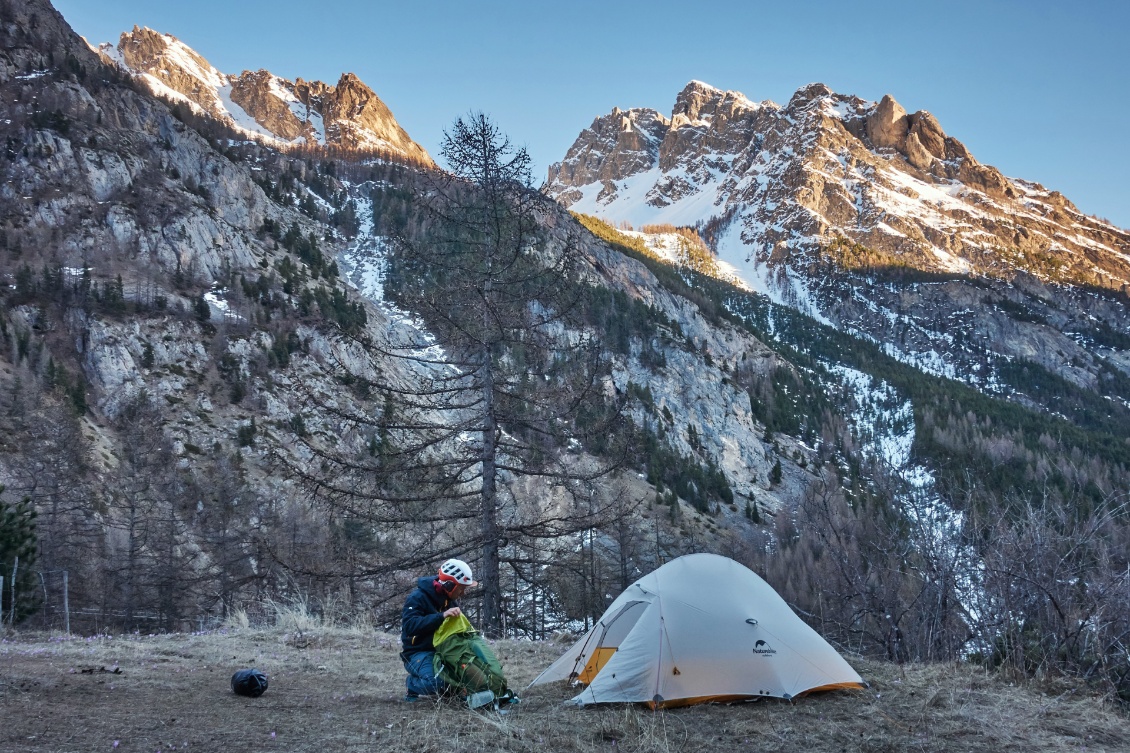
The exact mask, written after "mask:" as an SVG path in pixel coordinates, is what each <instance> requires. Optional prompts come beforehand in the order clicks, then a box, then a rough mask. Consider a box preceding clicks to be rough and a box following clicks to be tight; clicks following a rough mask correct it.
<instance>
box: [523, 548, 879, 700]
mask: <svg viewBox="0 0 1130 753" xmlns="http://www.w3.org/2000/svg"><path fill="white" fill-rule="evenodd" d="M555 680H575V681H577V682H578V683H582V684H584V685H585V686H586V687H585V689H584V690H582V691H581V692H580V693H579V694H578V695H577V696H576V697H574V698H572V699H571V701H570V703H575V704H577V705H578V706H583V705H587V704H591V703H620V702H629V703H631V702H644V703H648V704H650V705H652V706H657V707H672V706H687V705H691V704H695V703H708V702H711V701H733V700H741V699H745V698H755V697H759V696H760V697H776V698H786V699H788V698H794V697H796V696H798V695H801V694H803V693H808V692H811V691H814V690H832V689H837V688H861V687H863V680H862V679H861V678H860V676H859V675H858V674H857V673H856V672H855V670H854V669H852V668H851V667H850V666H849V665H848V663H847V662H846V661H844V659H843V657H841V656H840V655H839V654H838V653H837V652H836V650H835V649H834V648H832V647H831V646H830V645H829V644H828V642H827V641H825V640H824V639H823V638H821V637H820V635H819V634H817V633H816V631H815V630H813V629H812V628H810V627H809V626H808V625H806V624H805V623H804V622H803V621H802V620H801V619H800V618H799V617H797V616H796V614H795V613H793V611H792V610H791V609H789V606H788V605H787V604H786V603H785V600H784V599H782V598H781V597H780V596H778V595H777V592H776V591H774V590H773V589H772V588H771V587H770V586H769V584H768V583H766V582H765V581H764V580H762V579H761V578H760V577H758V576H757V575H756V574H755V573H754V572H753V571H752V570H750V569H749V568H747V567H744V566H742V565H740V564H738V563H737V562H734V561H733V560H731V559H728V558H726V557H720V556H718V555H716V554H689V555H686V556H684V557H679V558H678V559H675V560H672V561H671V562H668V563H667V564H666V565H663V566H662V567H660V568H659V569H657V570H655V571H653V572H651V573H649V574H648V575H645V576H644V577H642V578H640V579H639V580H637V581H636V582H635V583H633V584H632V585H631V586H629V587H628V588H627V589H626V590H625V591H624V593H622V594H620V596H619V597H617V599H616V600H615V601H613V602H612V604H611V606H609V607H608V609H607V610H605V612H604V615H603V616H602V617H601V618H600V619H599V620H598V621H597V623H596V624H595V625H594V626H593V628H592V629H591V630H590V631H589V632H588V633H586V634H585V635H583V636H582V637H581V638H580V640H578V641H577V642H576V643H575V644H573V646H572V647H571V648H570V649H569V650H568V651H566V652H565V653H564V654H563V655H562V656H561V657H560V658H559V659H558V660H557V661H555V662H554V663H553V664H551V665H550V666H549V668H548V669H546V670H545V671H544V672H542V673H541V674H540V675H538V677H537V678H536V679H535V680H534V681H533V682H532V683H530V685H536V684H539V683H545V682H553V681H555Z"/></svg>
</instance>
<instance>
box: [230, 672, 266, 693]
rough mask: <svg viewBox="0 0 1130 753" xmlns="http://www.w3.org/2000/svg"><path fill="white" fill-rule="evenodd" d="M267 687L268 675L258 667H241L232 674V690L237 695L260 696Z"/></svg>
mask: <svg viewBox="0 0 1130 753" xmlns="http://www.w3.org/2000/svg"><path fill="white" fill-rule="evenodd" d="M266 689H267V676H266V675H265V674H263V673H262V672H260V671H259V670H257V669H241V670H239V671H238V672H236V673H235V674H234V675H232V676H231V690H232V692H233V693H235V694H236V695H245V696H247V697H249V698H258V697H259V696H261V695H263V692H264V691H265V690H266Z"/></svg>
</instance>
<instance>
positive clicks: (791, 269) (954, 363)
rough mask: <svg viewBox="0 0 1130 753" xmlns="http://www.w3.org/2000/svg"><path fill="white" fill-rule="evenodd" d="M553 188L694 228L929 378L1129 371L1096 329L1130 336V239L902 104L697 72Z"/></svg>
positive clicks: (627, 122)
mask: <svg viewBox="0 0 1130 753" xmlns="http://www.w3.org/2000/svg"><path fill="white" fill-rule="evenodd" d="M547 189H548V190H549V192H550V193H551V194H552V195H553V196H555V197H556V198H557V199H558V200H559V201H560V202H561V203H563V204H565V205H566V206H568V207H569V208H570V209H572V210H573V211H576V212H581V213H586V214H591V215H596V216H599V217H602V218H604V219H606V220H608V221H611V222H613V223H622V222H625V221H626V222H629V223H631V224H633V225H635V226H637V227H638V226H640V225H644V224H660V223H662V224H672V225H676V226H693V227H696V228H697V229H698V230H699V232H700V233H701V234H702V235H703V237H704V238H705V240H706V241H707V243H708V244H710V245H711V247H712V249H713V250H714V251H715V252H716V254H717V256H718V258H719V259H720V260H721V261H723V262H726V263H728V264H730V265H732V266H733V267H734V269H736V270H737V273H738V274H739V276H741V277H742V278H743V279H744V280H745V281H746V282H747V283H748V284H749V285H750V286H751V287H753V288H755V289H757V290H760V291H761V292H764V293H766V294H768V295H770V296H771V297H772V298H774V299H776V300H778V301H779V302H784V303H787V304H790V305H793V306H796V307H797V308H800V309H802V310H806V311H807V312H809V313H811V314H813V315H815V316H817V317H818V318H821V319H823V320H825V321H828V322H830V323H833V324H835V325H836V326H838V327H840V328H843V329H847V330H849V331H854V332H857V333H860V334H863V335H865V336H868V337H870V338H872V339H874V340H877V341H879V342H881V343H884V344H885V345H886V346H887V347H888V349H889V350H890V352H892V354H895V355H898V356H900V357H902V358H903V359H904V360H907V361H910V362H914V363H916V364H918V365H920V366H923V367H926V368H928V369H929V370H931V371H935V372H938V373H944V374H948V375H951V376H959V377H961V378H963V379H966V380H968V381H970V382H973V383H980V384H981V385H982V386H988V387H991V386H992V383H993V376H992V374H993V372H994V370H993V369H992V368H985V367H986V366H990V367H991V366H992V362H993V361H994V359H996V360H1000V359H1002V358H1003V359H1004V360H1006V361H1014V360H1016V359H1020V360H1025V361H1035V362H1037V363H1040V364H1041V365H1042V366H1044V367H1046V368H1049V369H1050V370H1052V371H1055V372H1057V373H1059V374H1060V375H1062V376H1064V377H1065V378H1067V379H1068V380H1069V381H1072V382H1074V383H1076V384H1078V385H1081V386H1083V385H1085V386H1090V387H1093V386H1094V384H1095V379H1094V377H1095V374H1096V373H1097V371H1096V360H1095V359H1096V358H1100V357H1101V358H1103V359H1106V360H1109V361H1110V362H1111V363H1115V364H1119V365H1120V368H1121V369H1122V370H1127V368H1128V367H1127V364H1128V363H1130V361H1128V359H1127V358H1126V356H1125V353H1123V352H1122V351H1121V350H1119V349H1117V348H1114V347H1105V349H1104V345H1103V343H1106V344H1107V345H1109V341H1110V338H1105V339H1104V338H1102V337H1100V336H1098V335H1096V332H1104V333H1106V332H1109V331H1116V332H1119V333H1125V332H1126V331H1127V329H1128V321H1127V317H1126V315H1125V308H1124V306H1123V304H1122V303H1121V302H1119V303H1113V302H1112V299H1113V298H1119V299H1120V298H1121V297H1123V296H1124V295H1125V293H1126V290H1127V286H1128V284H1130V232H1127V231H1126V230H1124V229H1121V228H1118V227H1115V226H1114V225H1112V224H1110V223H1109V222H1106V221H1104V220H1101V219H1098V218H1095V217H1091V216H1088V215H1086V214H1084V213H1083V212H1081V211H1079V210H1078V209H1077V208H1076V207H1075V206H1074V205H1073V204H1072V203H1071V202H1070V201H1068V200H1067V199H1066V198H1065V197H1064V196H1062V195H1061V194H1059V193H1057V192H1055V191H1050V190H1047V189H1046V188H1044V187H1043V186H1041V185H1039V184H1038V183H1034V182H1030V181H1026V180H1021V179H1016V178H1009V177H1006V176H1004V175H1002V174H1001V173H1000V171H998V170H997V169H996V168H993V167H990V166H988V165H985V164H982V163H981V162H979V161H978V160H977V159H975V158H974V157H973V155H972V154H971V153H970V152H969V150H968V149H967V148H966V147H965V146H964V145H963V144H962V143H961V142H960V141H958V140H957V139H956V138H953V137H952V136H949V135H947V134H946V133H945V132H944V131H943V130H942V128H941V126H940V125H939V123H938V121H937V120H936V119H935V118H934V117H933V116H932V115H930V113H928V112H925V111H919V112H916V113H913V114H907V112H906V111H905V110H904V109H903V108H902V107H901V106H900V105H899V104H898V103H897V102H896V101H895V100H894V99H893V98H892V97H890V96H889V95H888V96H885V97H884V98H883V99H882V101H880V102H878V103H875V102H869V101H865V100H863V99H860V98H859V97H854V96H846V95H841V94H836V93H834V92H832V91H831V90H830V89H828V88H827V87H826V86H824V85H822V84H811V85H809V86H806V87H804V88H802V89H800V90H799V91H797V92H796V94H795V95H794V96H793V97H792V99H791V100H790V101H789V103H788V104H787V105H785V106H780V105H778V104H775V103H773V102H769V101H765V102H753V101H751V100H750V99H748V98H746V97H745V96H744V95H742V94H740V93H737V92H730V91H721V90H719V89H716V88H714V87H712V86H709V85H707V84H704V83H701V82H697V81H693V82H691V83H690V84H688V85H687V86H686V87H685V88H684V89H683V91H682V92H680V93H679V95H678V97H677V99H676V101H675V107H674V109H673V111H672V113H671V116H670V117H669V118H668V117H665V116H663V115H662V114H660V113H659V112H657V111H655V110H651V109H632V110H627V111H622V110H619V109H615V110H613V111H612V113H610V114H608V115H605V116H602V117H598V118H597V119H596V120H594V121H593V123H592V125H591V126H589V128H587V129H585V130H584V131H583V132H582V133H581V134H580V136H579V137H578V138H577V140H576V142H575V143H574V144H573V146H572V147H571V148H570V149H569V151H568V153H567V154H566V156H565V159H564V160H563V161H562V162H560V163H558V164H555V165H553V166H551V167H550V169H549V181H548V185H547ZM912 276H913V277H915V279H913V280H912V279H910V278H911V277H912ZM893 279H898V280H900V281H901V284H899V285H897V286H892V285H891V284H889V283H890V282H891V280H893ZM926 282H929V283H930V284H925V283H926ZM1099 351H1102V353H1100V352H1099Z"/></svg>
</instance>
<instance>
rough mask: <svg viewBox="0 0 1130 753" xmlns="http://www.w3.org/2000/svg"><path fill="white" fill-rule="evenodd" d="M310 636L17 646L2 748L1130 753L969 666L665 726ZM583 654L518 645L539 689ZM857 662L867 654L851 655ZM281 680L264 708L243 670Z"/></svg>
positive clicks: (877, 679) (705, 711)
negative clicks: (478, 699) (502, 693)
mask: <svg viewBox="0 0 1130 753" xmlns="http://www.w3.org/2000/svg"><path fill="white" fill-rule="evenodd" d="M299 627H300V625H299V623H298V622H292V624H291V625H290V627H289V629H288V628H287V627H286V626H283V627H277V628H269V629H266V628H264V629H252V628H241V629H230V630H227V631H219V632H215V633H207V634H200V635H161V636H137V635H133V636H123V637H94V638H64V637H62V636H46V635H21V634H15V635H11V634H9V635H8V636H7V638H6V639H5V640H4V641H3V642H0V751H4V753H8V752H9V751H10V752H13V753H15V752H17V751H18V752H21V753H22V752H25V751H26V752H29V753H31V752H35V753H39V752H42V753H64V752H68V753H69V752H71V751H76V752H81V753H88V752H90V751H113V752H114V753H126V752H127V751H145V752H146V753H154V752H155V751H163V753H172V752H173V751H231V752H232V753H235V752H236V751H239V752H240V753H242V752H244V751H250V752H254V751H276V750H277V751H289V752H294V753H304V752H317V753H335V752H336V751H411V752H413V753H432V752H434V753H457V752H459V751H474V752H475V753H481V752H482V751H515V752H520V753H527V752H529V753H535V752H536V753H547V752H552V753H556V752H557V751H578V752H584V753H588V752H590V751H598V750H599V751H612V752H615V751H621V752H627V751H640V752H641V753H642V752H645V751H646V752H652V751H654V752H655V753H671V752H673V751H687V752H688V753H690V752H694V753H698V752H699V751H725V752H726V753H733V751H744V750H756V751H837V752H839V751H848V752H851V751H946V752H947V753H950V752H952V751H991V752H992V753H1003V752H1005V751H1065V750H1087V751H1111V752H1112V753H1113V752H1114V751H1130V718H1128V717H1127V716H1126V715H1125V714H1123V713H1121V712H1120V711H1118V710H1117V709H1113V708H1110V707H1109V706H1107V705H1105V704H1104V703H1103V702H1102V700H1101V699H1099V698H1096V697H1094V696H1092V695H1089V694H1087V693H1086V692H1085V691H1083V690H1082V689H1079V688H1074V687H1069V686H1062V687H1054V688H1053V687H1049V686H1036V685H1026V686H1018V687H1014V686H1012V685H1010V684H1009V683H1007V682H1006V681H1004V680H1003V679H1001V678H999V677H994V676H991V675H989V674H986V673H985V672H983V671H981V670H979V669H977V668H974V667H969V666H954V665H944V666H942V665H916V666H907V667H903V668H900V667H897V666H892V665H888V664H883V663H877V662H869V661H863V660H857V659H852V660H851V661H852V664H853V665H855V667H856V668H857V669H858V670H859V672H860V674H862V675H863V677H864V678H865V679H866V680H867V681H868V682H869V683H870V684H871V687H870V689H868V690H866V691H853V692H836V693H828V694H824V695H819V696H813V697H808V698H803V699H800V700H799V701H797V702H795V703H786V702H779V701H762V702H758V703H748V704H739V705H730V706H699V707H692V708H686V709H678V710H672V711H660V712H652V711H650V710H648V709H646V708H640V707H635V706H610V707H596V708H587V709H576V708H573V707H567V706H565V705H563V704H562V703H561V701H562V700H563V699H565V698H568V697H570V696H571V695H572V691H571V690H570V689H569V688H568V687H565V686H564V685H554V686H538V687H537V688H533V689H531V690H529V691H528V692H525V693H524V694H523V703H522V704H521V705H519V706H517V707H513V708H512V709H511V710H510V711H509V712H508V713H506V714H505V715H500V714H498V713H497V712H487V713H481V712H473V711H470V710H468V709H466V708H464V707H462V706H460V705H458V704H456V703H454V702H440V703H433V702H431V701H423V702H419V703H415V704H407V703H404V702H403V701H402V700H401V699H402V697H403V692H404V685H403V680H404V673H403V670H402V669H401V666H400V661H399V659H398V656H397V654H398V651H399V648H398V645H397V644H398V641H397V637H396V636H394V635H389V634H386V633H380V632H373V631H370V630H365V629H350V628H322V627H316V626H314V627H312V626H309V625H306V626H304V629H299ZM566 645H567V644H563V643H553V642H541V643H530V642H521V641H500V642H499V643H497V644H496V649H497V651H498V653H499V655H500V657H501V658H502V660H503V662H504V665H505V666H506V668H507V673H508V676H509V677H510V679H511V680H512V685H513V686H514V687H518V688H523V687H525V685H526V684H528V683H529V682H530V680H532V679H533V677H534V676H536V674H537V673H538V672H539V671H541V669H542V668H544V667H545V666H547V665H548V664H549V663H550V662H551V661H552V660H553V659H554V658H556V656H557V655H558V654H559V653H560V652H561V651H562V650H563V649H564V648H565V646H566ZM849 659H850V657H849ZM250 666H255V667H258V668H260V669H262V670H263V671H265V672H266V673H267V674H268V675H269V677H270V688H269V689H268V691H267V693H266V694H265V695H263V696H262V697H261V698H258V699H248V698H242V697H239V696H236V695H233V694H232V693H231V691H230V690H229V685H228V683H229V679H230V677H231V674H232V673H233V672H234V671H235V670H237V669H240V668H243V667H250Z"/></svg>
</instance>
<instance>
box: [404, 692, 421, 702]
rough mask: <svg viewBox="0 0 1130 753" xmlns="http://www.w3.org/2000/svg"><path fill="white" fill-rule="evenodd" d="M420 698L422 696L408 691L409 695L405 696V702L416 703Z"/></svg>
mask: <svg viewBox="0 0 1130 753" xmlns="http://www.w3.org/2000/svg"><path fill="white" fill-rule="evenodd" d="M418 700H420V696H418V695H417V694H415V693H408V694H407V695H405V696H404V702H405V703H415V702H416V701H418Z"/></svg>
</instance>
